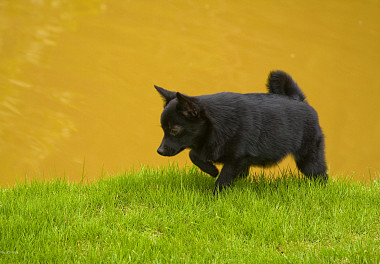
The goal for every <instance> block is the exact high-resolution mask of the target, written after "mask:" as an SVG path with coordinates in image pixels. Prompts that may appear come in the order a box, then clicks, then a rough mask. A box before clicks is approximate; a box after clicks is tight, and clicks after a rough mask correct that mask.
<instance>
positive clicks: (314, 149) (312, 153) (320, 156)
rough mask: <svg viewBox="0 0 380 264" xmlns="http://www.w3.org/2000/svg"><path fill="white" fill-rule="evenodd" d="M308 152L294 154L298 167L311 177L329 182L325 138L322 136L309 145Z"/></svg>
mask: <svg viewBox="0 0 380 264" xmlns="http://www.w3.org/2000/svg"><path fill="white" fill-rule="evenodd" d="M307 150H308V152H306V153H305V151H302V150H301V151H299V153H298V154H295V155H294V158H295V160H296V164H297V167H298V169H299V170H300V171H301V172H302V173H303V174H305V176H307V177H308V178H310V179H313V180H322V181H323V182H327V180H328V177H329V176H328V174H327V166H326V160H325V152H324V140H323V137H320V138H319V139H318V140H317V141H316V142H315V144H310V145H309V146H307Z"/></svg>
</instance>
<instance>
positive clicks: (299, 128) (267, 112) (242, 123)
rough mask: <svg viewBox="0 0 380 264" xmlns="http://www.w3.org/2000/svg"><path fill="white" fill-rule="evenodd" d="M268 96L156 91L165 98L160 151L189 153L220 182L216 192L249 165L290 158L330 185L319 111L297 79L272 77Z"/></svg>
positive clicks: (278, 74) (275, 73) (282, 74)
mask: <svg viewBox="0 0 380 264" xmlns="http://www.w3.org/2000/svg"><path fill="white" fill-rule="evenodd" d="M267 87H268V90H269V93H266V94H265V93H250V94H239V93H230V92H224V93H218V94H212V95H201V96H187V95H184V94H181V93H179V92H171V91H167V90H165V89H163V88H160V87H157V86H155V88H156V89H157V91H158V92H159V93H160V94H161V96H162V97H163V98H164V102H165V107H164V111H163V112H162V114H161V126H162V129H163V130H164V138H163V140H162V143H161V145H160V147H159V148H158V150H157V152H158V153H159V154H160V155H163V156H174V155H176V154H178V153H179V152H181V151H182V150H183V149H185V148H190V149H191V151H190V159H191V161H192V162H193V163H194V164H195V165H197V166H198V167H199V168H200V169H201V170H203V171H204V172H206V173H208V174H210V175H211V176H213V177H217V176H218V174H219V171H218V169H217V168H216V167H215V166H214V163H223V164H224V166H223V168H222V170H221V172H220V175H219V177H218V179H217V181H216V186H215V191H214V192H217V191H218V190H221V189H222V188H224V187H226V186H229V185H230V184H231V183H232V180H233V179H235V178H237V177H240V176H245V175H247V174H248V172H249V167H250V166H262V167H266V166H271V165H274V164H276V163H278V162H279V161H281V160H282V159H283V158H284V157H285V156H287V155H288V154H292V155H293V156H294V158H295V160H296V164H297V167H298V169H299V170H300V171H301V172H302V173H304V174H305V175H306V176H308V177H309V178H313V179H317V178H318V179H322V180H324V181H327V178H328V175H327V173H326V169H327V168H326V162H325V154H324V149H325V146H324V136H323V133H322V130H321V128H320V126H319V121H318V115H317V112H316V111H315V110H314V109H313V108H312V107H311V106H310V105H309V104H308V103H307V102H306V101H304V100H305V95H304V94H303V93H302V91H301V89H300V88H299V87H298V85H297V84H296V83H295V82H294V81H293V79H292V78H291V77H290V76H289V75H288V74H286V73H285V72H282V71H273V72H271V73H270V74H269V77H268V83H267Z"/></svg>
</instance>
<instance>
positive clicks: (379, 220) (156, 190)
mask: <svg viewBox="0 0 380 264" xmlns="http://www.w3.org/2000/svg"><path fill="white" fill-rule="evenodd" d="M214 182H215V179H212V178H211V177H207V176H206V175H204V174H202V173H200V172H199V170H198V169H196V168H193V167H191V168H184V169H179V168H177V167H175V166H171V167H168V168H164V169H149V168H142V169H140V170H138V171H134V172H130V173H125V174H121V175H115V176H112V177H110V178H108V179H100V180H98V181H96V182H93V183H90V184H77V183H67V182H66V181H64V180H56V181H51V182H32V183H23V184H18V185H17V186H16V187H14V188H11V189H4V190H0V262H1V263H7V262H11V263H14V262H31V263H34V262H35V263H37V262H56V263H66V262H81V263H101V262H103V263H170V262H174V263H213V262H215V263H268V262H269V263H379V262H380V234H379V232H380V184H379V183H378V182H376V181H373V182H372V183H371V184H367V185H365V184H361V183H354V182H351V181H343V180H331V181H330V182H329V183H328V184H327V185H320V184H317V183H314V182H310V181H307V180H303V179H299V178H298V177H293V176H290V175H289V174H285V173H284V175H283V176H282V177H280V178H271V177H269V178H268V176H263V175H256V177H255V178H254V180H253V181H252V182H250V181H247V180H239V181H237V182H236V183H235V185H234V186H233V188H230V189H227V190H225V191H223V192H222V193H221V194H220V195H219V196H218V197H214V196H213V195H212V191H213V187H214Z"/></svg>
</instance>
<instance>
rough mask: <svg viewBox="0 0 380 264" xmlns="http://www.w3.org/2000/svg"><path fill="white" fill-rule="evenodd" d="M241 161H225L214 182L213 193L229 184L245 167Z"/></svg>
mask: <svg viewBox="0 0 380 264" xmlns="http://www.w3.org/2000/svg"><path fill="white" fill-rule="evenodd" d="M245 167H246V166H244V165H243V164H242V163H241V162H231V163H225V164H224V166H223V168H222V171H221V172H220V175H219V178H218V179H217V180H216V182H215V189H214V195H215V194H217V193H218V192H220V191H221V190H223V189H224V188H226V187H228V186H230V185H231V183H232V180H233V179H234V178H236V177H237V176H238V175H239V174H240V173H241V172H242V171H243V169H244V168H245Z"/></svg>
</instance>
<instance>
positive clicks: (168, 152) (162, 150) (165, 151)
mask: <svg viewBox="0 0 380 264" xmlns="http://www.w3.org/2000/svg"><path fill="white" fill-rule="evenodd" d="M185 148H186V147H181V148H179V149H178V150H176V149H173V148H168V147H166V146H160V147H159V148H158V149H157V152H158V154H160V155H161V156H167V157H170V156H175V155H177V154H178V153H180V152H181V151H183V150H184V149H185Z"/></svg>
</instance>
